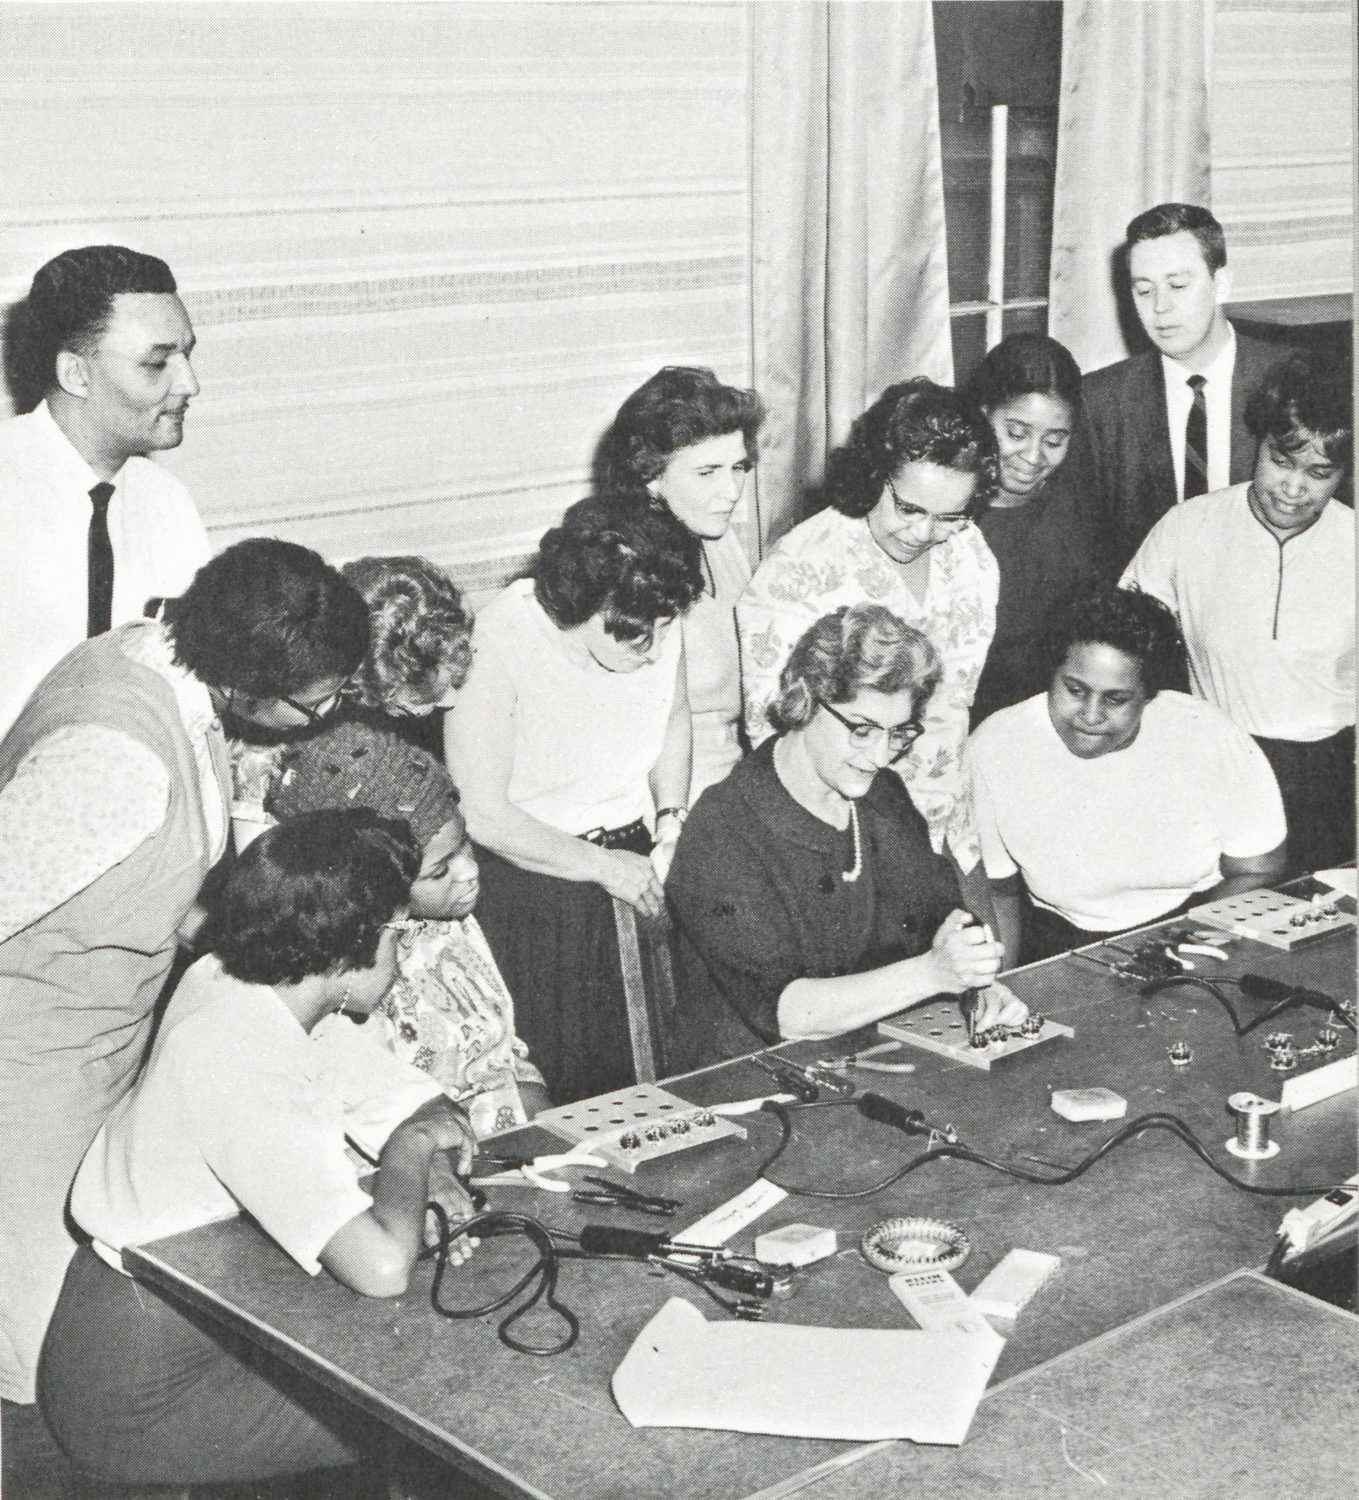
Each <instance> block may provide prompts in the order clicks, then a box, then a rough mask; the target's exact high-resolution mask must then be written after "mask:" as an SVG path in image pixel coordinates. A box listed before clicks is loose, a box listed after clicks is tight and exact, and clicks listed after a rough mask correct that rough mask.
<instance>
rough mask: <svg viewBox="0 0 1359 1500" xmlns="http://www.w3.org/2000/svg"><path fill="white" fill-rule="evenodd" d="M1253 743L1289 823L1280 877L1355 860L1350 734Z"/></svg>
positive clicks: (1349, 731) (1260, 739)
mask: <svg viewBox="0 0 1359 1500" xmlns="http://www.w3.org/2000/svg"><path fill="white" fill-rule="evenodd" d="M1255 743H1256V744H1257V745H1259V747H1260V748H1261V750H1263V751H1264V753H1265V759H1266V760H1267V761H1268V762H1269V764H1270V766H1271V767H1272V768H1273V771H1274V776H1275V779H1276V780H1277V781H1278V783H1279V792H1280V795H1281V796H1282V797H1283V805H1284V817H1285V818H1287V820H1288V864H1287V868H1286V870H1285V872H1284V878H1285V879H1286V880H1291V879H1293V878H1294V877H1295V876H1297V875H1310V874H1311V873H1312V872H1313V871H1314V870H1329V869H1331V868H1333V867H1334V866H1335V865H1348V864H1352V863H1353V861H1354V730H1353V729H1342V730H1341V731H1340V733H1339V734H1333V735H1331V736H1329V738H1327V739H1324V740H1270V739H1265V738H1264V737H1263V736H1261V735H1256V737H1255Z"/></svg>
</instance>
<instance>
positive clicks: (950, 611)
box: [736, 379, 998, 885]
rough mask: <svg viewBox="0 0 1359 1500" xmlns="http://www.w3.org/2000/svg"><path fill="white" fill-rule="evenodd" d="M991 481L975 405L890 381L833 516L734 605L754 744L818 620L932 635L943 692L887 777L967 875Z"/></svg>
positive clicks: (846, 460) (859, 427) (811, 526)
mask: <svg viewBox="0 0 1359 1500" xmlns="http://www.w3.org/2000/svg"><path fill="white" fill-rule="evenodd" d="M996 484H997V471H996V440H995V436H994V434H993V433H992V431H991V428H990V425H989V424H988V423H987V421H986V420H985V418H984V417H983V416H982V414H981V413H980V412H979V411H978V410H977V409H976V408H975V407H973V406H972V405H971V404H970V403H969V402H967V401H966V400H964V398H963V397H962V396H960V395H959V394H958V393H957V392H956V391H952V390H948V389H946V388H945V387H943V386H939V385H935V383H934V382H933V381H931V380H923V379H917V380H908V381H906V382H904V383H903V384H900V385H894V386H890V387H889V388H888V389H887V391H886V392H885V393H884V394H883V395H882V396H881V397H880V398H879V399H878V400H877V401H876V402H874V404H873V405H872V406H871V407H870V408H869V409H868V411H866V412H865V413H864V415H863V416H862V417H860V418H859V420H858V421H857V422H855V424H854V427H853V429H852V430H851V432H850V436H849V441H848V442H847V443H846V444H845V445H844V447H843V448H840V449H839V450H837V451H836V452H835V453H833V454H832V455H831V457H830V459H829V460H828V461H827V465H826V491H827V493H828V495H829V496H830V508H829V509H827V510H823V511H821V512H820V513H819V514H817V515H814V516H813V517H812V518H811V519H810V520H808V521H804V522H803V523H802V525H801V526H798V527H795V528H794V529H793V530H792V531H790V532H789V533H788V535H787V536H785V537H784V538H783V540H782V541H780V542H779V543H778V545H777V546H776V547H775V548H774V550H773V551H772V552H771V553H770V554H769V556H768V557H767V558H766V559H765V560H764V562H763V563H762V564H761V566H760V567H759V569H758V570H757V571H756V573H755V577H754V578H753V579H752V581H751V584H750V587H749V588H747V590H746V591H745V593H744V594H743V595H742V597H741V600H740V602H739V603H738V604H737V606H736V624H737V630H738V633H739V635H740V641H741V680H742V691H743V693H744V697H745V724H746V733H747V735H748V736H749V738H750V742H751V744H752V745H758V744H759V743H760V742H761V741H762V740H764V739H765V738H767V737H768V735H769V734H770V732H771V729H770V722H769V719H768V718H767V710H768V708H769V705H770V704H771V703H772V702H773V701H774V699H775V698H776V697H777V696H778V694H779V691H780V689H779V674H780V672H781V671H782V669H783V665H784V663H785V662H786V661H787V660H788V657H789V654H790V653H791V651H792V649H793V646H794V644H795V642H796V641H797V640H798V638H799V637H800V636H801V635H802V633H803V631H805V630H806V629H807V627H808V626H809V625H811V624H812V623H813V621H815V620H818V619H820V618H821V616H822V615H824V614H826V613H827V611H829V610H832V609H835V608H836V607H837V606H839V605H842V604H858V603H861V602H863V601H872V602H874V603H876V604H882V605H885V606H886V607H887V608H888V609H890V610H891V611H892V612H893V614H895V615H897V616H898V617H899V618H900V619H902V620H904V621H905V622H906V623H907V624H909V625H912V626H914V627H915V628H916V629H917V630H919V631H920V632H921V633H922V634H923V635H924V636H925V637H926V638H927V639H928V640H929V642H930V644H931V645H932V646H933V647H934V649H935V651H936V653H937V654H938V657H939V662H940V673H941V676H940V681H939V686H938V689H937V690H936V691H935V692H934V693H932V694H931V695H930V697H929V704H928V707H926V708H924V709H923V711H922V712H923V717H922V719H921V723H922V725H923V727H924V732H923V733H922V734H921V736H920V738H919V741H918V743H916V744H915V745H913V746H912V747H911V749H910V751H909V753H908V754H907V755H905V756H904V757H903V758H902V759H901V760H900V761H899V762H898V763H897V765H896V768H895V769H896V774H897V775H898V776H899V777H900V778H901V780H902V781H903V782H904V783H905V785H906V788H907V790H908V791H909V792H910V794H911V797H912V800H913V801H914V802H915V804H916V806H917V807H918V808H919V809H920V811H921V813H922V814H923V815H924V818H925V822H926V824H927V826H928V828H929V833H930V840H931V843H932V844H933V846H934V849H935V851H936V852H938V851H939V850H941V849H942V848H943V846H944V841H945V838H946V837H947V840H948V844H949V847H950V848H951V849H952V851H953V853H954V854H955V856H956V857H957V859H958V862H959V865H960V867H961V869H962V870H963V871H964V872H971V871H972V870H974V868H975V867H976V865H977V862H978V849H977V841H976V832H975V829H974V827H973V822H972V818H971V815H970V810H969V809H968V807H967V806H966V804H965V802H961V801H960V796H961V793H962V790H963V786H962V778H961V775H960V763H961V759H962V751H963V744H964V742H965V741H966V739H967V730H968V714H969V711H970V709H971V707H972V697H973V693H974V692H975V690H976V686H977V679H978V678H979V676H980V675H981V670H982V663H983V662H984V661H985V660H986V652H987V648H988V647H989V645H990V643H991V636H992V633H993V631H994V629H995V621H996V592H997V587H998V574H997V569H996V562H995V559H994V558H993V557H992V556H991V553H990V551H989V549H988V548H987V545H986V542H985V540H984V539H983V538H982V535H981V532H980V531H979V530H978V529H977V527H976V526H975V525H974V524H973V523H974V521H975V519H976V517H977V515H978V513H979V512H980V511H982V510H983V509H984V508H985V506H986V504H987V502H988V501H989V500H990V498H991V496H992V495H993V494H994V493H995V490H996ZM980 884H981V885H984V882H980Z"/></svg>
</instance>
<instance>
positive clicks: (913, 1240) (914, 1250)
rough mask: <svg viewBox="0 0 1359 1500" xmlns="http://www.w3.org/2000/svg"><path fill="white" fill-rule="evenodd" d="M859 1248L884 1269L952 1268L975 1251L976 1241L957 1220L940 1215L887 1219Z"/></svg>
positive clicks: (891, 1270)
mask: <svg viewBox="0 0 1359 1500" xmlns="http://www.w3.org/2000/svg"><path fill="white" fill-rule="evenodd" d="M859 1249H860V1251H861V1252H862V1253H863V1258H864V1259H865V1260H866V1261H867V1262H868V1263H869V1265H870V1266H876V1267H877V1268H878V1270H880V1271H888V1272H895V1271H911V1270H916V1269H919V1268H921V1267H925V1268H928V1269H930V1270H935V1271H951V1270H953V1269H954V1267H955V1266H960V1265H962V1263H963V1262H964V1261H965V1260H966V1259H967V1257H968V1256H969V1255H970V1254H971V1252H972V1244H971V1241H970V1240H969V1239H968V1237H967V1236H966V1235H965V1234H964V1233H963V1231H962V1230H961V1229H959V1228H958V1226H957V1225H956V1224H945V1223H943V1222H941V1221H940V1220H939V1219H884V1220H883V1221H882V1222H881V1223H880V1224H875V1225H874V1226H873V1227H872V1229H870V1230H867V1231H866V1232H865V1234H864V1237H863V1239H862V1240H861V1241H860V1242H859Z"/></svg>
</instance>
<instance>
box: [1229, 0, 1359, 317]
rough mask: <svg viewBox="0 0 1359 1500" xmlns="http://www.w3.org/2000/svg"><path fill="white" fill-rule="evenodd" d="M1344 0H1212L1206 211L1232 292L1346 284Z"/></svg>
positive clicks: (1285, 293)
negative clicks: (1212, 218) (1217, 228)
mask: <svg viewBox="0 0 1359 1500" xmlns="http://www.w3.org/2000/svg"><path fill="white" fill-rule="evenodd" d="M1352 28H1353V7H1352V5H1351V4H1350V3H1349V0H1216V13H1215V17H1214V38H1213V43H1214V61H1213V79H1212V84H1213V91H1212V111H1213V210H1214V212H1215V213H1216V214H1217V216H1218V218H1219V219H1220V220H1221V221H1222V225H1223V228H1224V229H1225V230H1226V232H1227V244H1228V248H1229V252H1230V257H1231V265H1232V271H1233V278H1234V283H1235V287H1234V292H1233V297H1234V299H1237V300H1240V301H1258V300H1263V299H1267V298H1276V297H1278V298H1290V297H1308V296H1318V295H1322V294H1326V293H1335V292H1350V291H1351V290H1352V289H1353V255H1354V62H1353V40H1352V35H1353V33H1352Z"/></svg>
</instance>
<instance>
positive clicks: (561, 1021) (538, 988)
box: [477, 849, 636, 1104]
mask: <svg viewBox="0 0 1359 1500" xmlns="http://www.w3.org/2000/svg"><path fill="white" fill-rule="evenodd" d="M477 862H478V864H479V865H480V866H481V899H480V900H479V901H478V903H477V921H478V922H479V923H480V924H481V930H482V931H483V932H484V933H485V934H486V941H487V942H488V943H489V944H490V948H491V952H492V953H493V954H494V955H495V961H496V963H497V964H499V966H500V972H501V973H502V974H503V975H504V977H505V983H506V984H507V985H508V986H509V990H510V994H511V995H512V996H513V997H514V1019H515V1029H516V1030H517V1031H518V1033H519V1035H520V1036H521V1037H522V1038H523V1039H524V1041H525V1042H526V1043H527V1044H528V1049H529V1057H530V1058H531V1060H532V1061H533V1063H534V1064H535V1065H536V1066H537V1067H538V1069H539V1071H540V1072H541V1073H542V1075H543V1078H544V1079H545V1080H546V1082H547V1092H548V1094H549V1095H550V1097H551V1099H552V1102H553V1103H554V1104H570V1103H572V1102H573V1101H574V1100H576V1099H588V1098H590V1097H591V1096H592V1095H594V1094H606V1093H608V1092H610V1091H611V1090H612V1089H619V1088H625V1087H626V1086H627V1085H628V1084H631V1083H635V1082H636V1074H635V1073H634V1071H633V1062H632V1043H631V1040H630V1038H629V1033H628V1013H627V1002H626V999H625V998H624V993H623V970H622V966H621V964H620V962H619V958H618V933H617V929H616V928H615V926H614V919H613V898H612V897H611V896H610V895H609V893H608V892H607V891H605V890H604V889H603V888H602V887H601V886H597V885H593V884H590V883H588V882H584V881H575V880H558V879H556V877H555V876H552V875H539V874H535V873H534V872H533V871H531V870H521V869H520V868H519V867H518V866H517V865H512V864H510V863H509V861H508V860H504V859H501V858H500V857H499V855H496V854H492V853H490V852H489V851H488V850H485V849H479V850H478V851H477Z"/></svg>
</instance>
